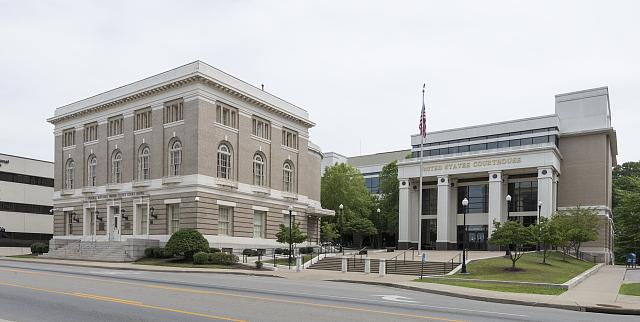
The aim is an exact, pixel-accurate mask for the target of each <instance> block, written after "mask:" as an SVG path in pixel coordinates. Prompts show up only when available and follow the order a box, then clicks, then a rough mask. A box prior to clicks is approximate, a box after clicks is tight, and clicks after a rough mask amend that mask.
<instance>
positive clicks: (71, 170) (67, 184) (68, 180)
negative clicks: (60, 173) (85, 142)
mask: <svg viewBox="0 0 640 322" xmlns="http://www.w3.org/2000/svg"><path fill="white" fill-rule="evenodd" d="M64 172H65V176H64V189H65V190H69V189H73V177H74V176H75V174H76V163H75V162H74V161H73V159H69V160H67V163H66V165H65V171H64Z"/></svg>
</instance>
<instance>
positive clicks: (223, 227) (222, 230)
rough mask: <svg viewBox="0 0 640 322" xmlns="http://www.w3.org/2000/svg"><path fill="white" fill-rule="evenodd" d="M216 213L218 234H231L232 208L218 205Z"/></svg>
mask: <svg viewBox="0 0 640 322" xmlns="http://www.w3.org/2000/svg"><path fill="white" fill-rule="evenodd" d="M219 209H220V210H219V214H218V235H222V236H232V233H233V208H232V207H227V206H220V208H219Z"/></svg>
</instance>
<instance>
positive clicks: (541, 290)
mask: <svg viewBox="0 0 640 322" xmlns="http://www.w3.org/2000/svg"><path fill="white" fill-rule="evenodd" d="M416 281H420V280H416ZM420 282H426V283H436V284H447V285H454V286H462V287H470V288H477V289H482V290H489V291H498V292H512V293H528V294H544V295H560V294H562V293H564V292H565V291H566V290H564V289H561V288H549V287H543V286H521V285H504V284H499V283H482V282H474V281H465V280H455V279H448V280H443V279H435V278H432V279H429V278H425V279H423V280H422V281H420Z"/></svg>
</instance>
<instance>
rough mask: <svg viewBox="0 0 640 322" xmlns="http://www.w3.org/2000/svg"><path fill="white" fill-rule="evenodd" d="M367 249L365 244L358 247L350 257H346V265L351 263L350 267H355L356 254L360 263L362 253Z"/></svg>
mask: <svg viewBox="0 0 640 322" xmlns="http://www.w3.org/2000/svg"><path fill="white" fill-rule="evenodd" d="M366 250H367V246H365V247H362V248H360V249H359V250H358V251H357V252H355V253H353V254H352V255H351V256H350V257H351V258H347V267H349V263H353V266H352V268H353V269H355V268H356V256H360V262H361V263H362V255H364V253H365V251H366Z"/></svg>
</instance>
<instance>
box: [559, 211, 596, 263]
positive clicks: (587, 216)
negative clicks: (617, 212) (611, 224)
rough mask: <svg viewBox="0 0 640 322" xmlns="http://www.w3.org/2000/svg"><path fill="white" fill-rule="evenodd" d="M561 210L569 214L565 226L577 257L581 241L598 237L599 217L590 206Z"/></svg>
mask: <svg viewBox="0 0 640 322" xmlns="http://www.w3.org/2000/svg"><path fill="white" fill-rule="evenodd" d="M562 212H565V213H566V214H567V215H568V216H569V227H567V228H569V230H568V232H567V233H568V235H569V236H568V237H569V240H570V241H571V246H572V247H573V248H574V249H575V251H576V257H578V253H579V252H580V246H581V245H582V243H584V242H588V241H592V240H596V239H597V238H598V227H599V226H600V219H598V214H597V212H596V211H595V210H593V209H590V208H582V207H577V208H572V209H569V210H563V211H562Z"/></svg>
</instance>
